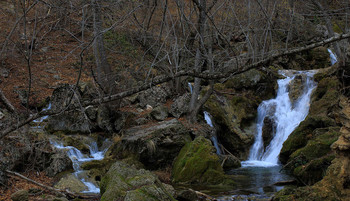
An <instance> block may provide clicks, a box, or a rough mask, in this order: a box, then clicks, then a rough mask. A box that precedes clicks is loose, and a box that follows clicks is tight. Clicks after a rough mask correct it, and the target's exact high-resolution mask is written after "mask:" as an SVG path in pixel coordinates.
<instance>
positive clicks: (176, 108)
mask: <svg viewBox="0 0 350 201" xmlns="http://www.w3.org/2000/svg"><path fill="white" fill-rule="evenodd" d="M190 100H191V94H189V93H186V94H184V95H182V96H180V97H178V98H177V99H176V100H175V101H174V103H173V104H172V105H171V108H170V111H169V112H170V114H171V115H173V116H174V117H176V118H179V117H180V116H181V115H183V114H186V113H187V111H188V105H189V103H190Z"/></svg>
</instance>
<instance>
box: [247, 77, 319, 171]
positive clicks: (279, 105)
mask: <svg viewBox="0 0 350 201" xmlns="http://www.w3.org/2000/svg"><path fill="white" fill-rule="evenodd" d="M280 74H282V75H283V76H285V77H286V78H284V79H280V80H278V91H277V97H276V98H274V99H271V100H267V101H263V102H262V103H261V104H260V105H259V107H258V118H257V135H256V139H255V142H254V144H253V146H252V148H251V150H250V155H249V158H248V161H244V162H242V165H243V166H274V165H278V155H279V153H280V151H281V149H282V145H283V142H284V141H286V140H287V138H288V136H289V135H290V134H291V133H292V132H293V131H294V129H295V128H296V127H297V126H298V125H299V124H300V122H301V121H303V120H304V119H305V118H306V116H307V114H308V112H309V107H310V98H311V93H312V90H313V89H314V88H315V87H316V83H315V82H314V81H313V75H314V74H315V72H314V71H280ZM297 75H302V76H305V79H304V81H303V92H302V94H301V95H300V97H298V99H297V100H296V101H295V103H294V104H292V103H291V100H290V97H289V87H290V86H289V85H290V83H291V81H292V80H293V79H294V78H295V77H296V76H297ZM268 115H269V117H270V118H271V119H273V121H274V122H275V125H276V129H275V132H274V133H273V135H272V136H273V138H272V140H271V142H270V144H269V145H268V146H267V147H266V148H265V150H264V142H263V138H262V129H263V126H264V119H265V117H267V116H268Z"/></svg>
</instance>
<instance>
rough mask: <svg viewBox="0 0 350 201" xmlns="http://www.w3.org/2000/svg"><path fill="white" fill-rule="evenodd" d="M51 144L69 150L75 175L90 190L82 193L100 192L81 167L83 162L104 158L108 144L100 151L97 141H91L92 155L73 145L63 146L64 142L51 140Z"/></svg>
mask: <svg viewBox="0 0 350 201" xmlns="http://www.w3.org/2000/svg"><path fill="white" fill-rule="evenodd" d="M51 144H52V145H53V146H54V147H55V148H57V149H63V150H67V155H68V157H69V158H70V159H71V161H72V163H73V169H74V171H75V172H74V173H73V174H74V176H75V177H77V178H78V179H79V180H80V181H82V182H83V183H84V185H85V186H86V187H87V188H88V190H86V191H83V192H82V193H100V188H99V187H98V186H96V185H95V184H94V183H92V182H89V181H87V180H86V178H85V176H86V175H85V171H84V170H82V169H81V168H80V166H81V164H83V163H85V162H88V161H93V160H102V159H103V158H104V155H105V153H106V151H107V149H108V146H106V148H104V149H103V150H101V151H99V149H98V147H97V143H96V142H95V141H93V142H91V143H90V145H89V149H90V155H85V154H83V153H81V151H80V150H79V149H77V148H75V147H73V146H63V144H62V143H57V142H54V141H51Z"/></svg>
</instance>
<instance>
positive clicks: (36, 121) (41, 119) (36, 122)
mask: <svg viewBox="0 0 350 201" xmlns="http://www.w3.org/2000/svg"><path fill="white" fill-rule="evenodd" d="M50 109H51V102H50V103H49V105H48V106H47V107H46V108H43V109H42V110H41V111H48V110H50ZM48 117H49V116H43V117H40V118H39V119H35V120H33V122H34V123H35V124H36V126H34V128H42V126H41V125H40V123H42V122H43V121H44V120H45V119H47V118H48Z"/></svg>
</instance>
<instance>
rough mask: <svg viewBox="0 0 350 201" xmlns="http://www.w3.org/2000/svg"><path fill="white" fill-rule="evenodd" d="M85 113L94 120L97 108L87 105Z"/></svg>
mask: <svg viewBox="0 0 350 201" xmlns="http://www.w3.org/2000/svg"><path fill="white" fill-rule="evenodd" d="M85 114H86V116H87V117H88V118H89V119H90V120H91V121H95V120H96V118H97V108H95V107H93V106H88V107H86V108H85Z"/></svg>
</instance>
